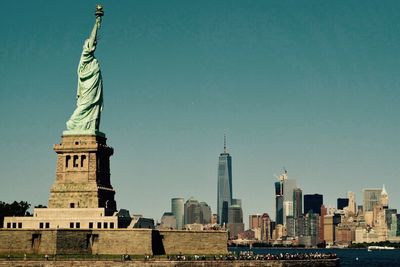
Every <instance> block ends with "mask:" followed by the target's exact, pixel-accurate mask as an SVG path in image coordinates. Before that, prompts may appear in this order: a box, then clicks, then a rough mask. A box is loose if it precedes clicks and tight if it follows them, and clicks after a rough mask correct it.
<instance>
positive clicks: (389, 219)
mask: <svg viewBox="0 0 400 267" xmlns="http://www.w3.org/2000/svg"><path fill="white" fill-rule="evenodd" d="M392 214H397V209H385V221H386V225H387V227H388V229H390V227H391V225H392Z"/></svg>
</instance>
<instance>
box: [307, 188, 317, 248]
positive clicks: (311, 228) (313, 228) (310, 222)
mask: <svg viewBox="0 0 400 267" xmlns="http://www.w3.org/2000/svg"><path fill="white" fill-rule="evenodd" d="M304 196H306V195H304ZM304 202H305V201H304ZM304 206H305V205H304ZM305 218H306V219H305V223H306V225H305V226H306V228H305V230H306V233H305V235H306V236H310V237H311V244H309V245H310V246H315V245H317V243H318V241H319V215H318V213H313V212H312V211H311V210H310V211H309V212H308V213H307V214H306V215H305Z"/></svg>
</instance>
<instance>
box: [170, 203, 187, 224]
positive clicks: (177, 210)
mask: <svg viewBox="0 0 400 267" xmlns="http://www.w3.org/2000/svg"><path fill="white" fill-rule="evenodd" d="M183 202H184V200H183V198H181V197H179V198H173V199H171V212H172V213H173V214H174V216H175V219H176V229H178V230H182V228H183V218H184V217H183V216H184V214H185V210H184V204H183Z"/></svg>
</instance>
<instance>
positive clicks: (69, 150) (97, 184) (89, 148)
mask: <svg viewBox="0 0 400 267" xmlns="http://www.w3.org/2000/svg"><path fill="white" fill-rule="evenodd" d="M103 135H104V134H103ZM104 136H105V135H104ZM54 151H55V152H56V153H57V170H56V181H55V182H54V184H53V186H52V188H51V191H50V198H49V208H105V211H106V215H112V214H113V212H114V211H116V203H115V199H114V195H115V191H114V189H113V187H112V186H111V182H110V156H111V155H112V154H113V152H114V150H113V148H111V147H109V146H107V143H106V138H105V137H102V136H100V135H94V134H72V132H69V134H64V135H63V136H62V141H61V143H60V144H56V145H54Z"/></svg>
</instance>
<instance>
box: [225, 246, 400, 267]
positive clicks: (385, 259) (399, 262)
mask: <svg viewBox="0 0 400 267" xmlns="http://www.w3.org/2000/svg"><path fill="white" fill-rule="evenodd" d="M249 250H250V249H249V248H234V247H233V248H229V251H232V252H240V251H249ZM251 251H253V253H254V254H268V253H270V254H279V253H293V254H295V253H315V252H319V253H335V254H336V255H338V257H339V258H340V266H371V267H375V266H384V267H389V266H398V267H400V249H394V250H379V251H378V250H375V251H367V249H303V248H299V249H289V248H287V249H284V248H252V249H251Z"/></svg>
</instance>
